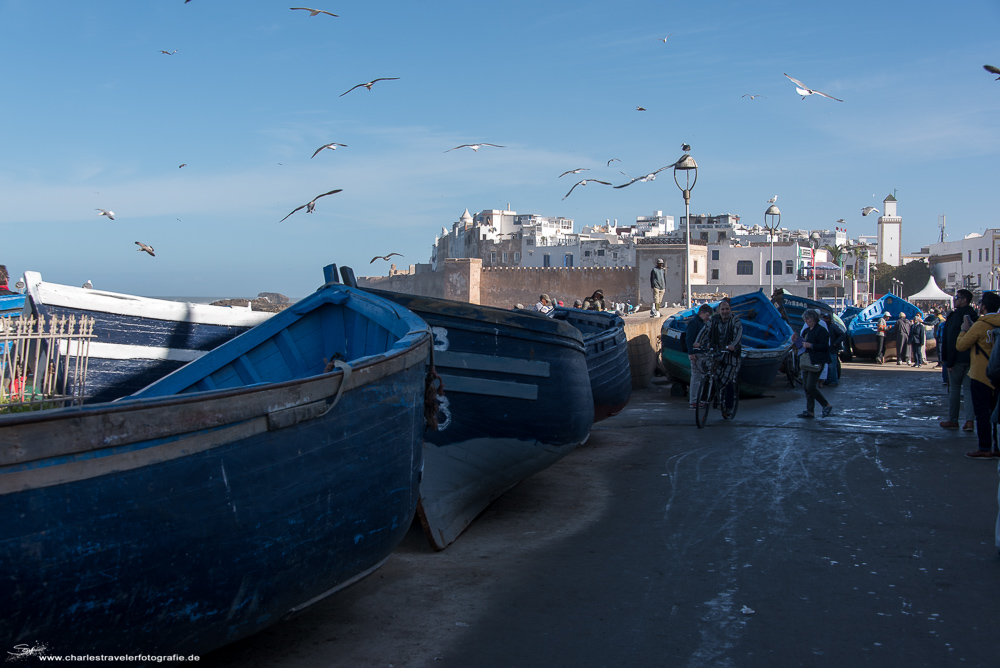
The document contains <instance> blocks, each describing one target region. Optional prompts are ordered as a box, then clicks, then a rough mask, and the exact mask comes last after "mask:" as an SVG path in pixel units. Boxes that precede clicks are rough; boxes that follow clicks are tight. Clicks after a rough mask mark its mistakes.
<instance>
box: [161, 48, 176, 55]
mask: <svg viewBox="0 0 1000 668" xmlns="http://www.w3.org/2000/svg"><path fill="white" fill-rule="evenodd" d="M160 53H163V54H166V55H168V56H172V55H174V54H175V53H177V49H174V50H173V51H164V50H163V49H160Z"/></svg>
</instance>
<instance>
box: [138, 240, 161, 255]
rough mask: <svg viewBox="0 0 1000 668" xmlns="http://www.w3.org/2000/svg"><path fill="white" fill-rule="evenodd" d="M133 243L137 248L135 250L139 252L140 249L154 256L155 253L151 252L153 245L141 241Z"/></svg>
mask: <svg viewBox="0 0 1000 668" xmlns="http://www.w3.org/2000/svg"><path fill="white" fill-rule="evenodd" d="M135 245H136V246H138V248H137V249H136V250H137V251H139V252H140V253H141V252H142V251H146V252H147V253H149V255H150V256H151V257H156V254H155V253H153V247H152V246H147V245H146V244H144V243H142V242H141V241H136V242H135Z"/></svg>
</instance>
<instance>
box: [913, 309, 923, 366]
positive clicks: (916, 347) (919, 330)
mask: <svg viewBox="0 0 1000 668" xmlns="http://www.w3.org/2000/svg"><path fill="white" fill-rule="evenodd" d="M926 342H927V330H926V329H924V321H923V319H922V318H921V317H920V316H919V315H916V316H914V317H913V325H912V326H911V327H910V352H911V353H912V357H913V366H914V367H917V368H919V367H922V366H923V365H924V344H925V343H926Z"/></svg>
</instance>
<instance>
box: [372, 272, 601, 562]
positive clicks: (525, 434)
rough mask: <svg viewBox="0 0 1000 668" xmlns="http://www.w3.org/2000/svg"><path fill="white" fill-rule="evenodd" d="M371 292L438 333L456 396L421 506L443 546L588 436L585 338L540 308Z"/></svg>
mask: <svg viewBox="0 0 1000 668" xmlns="http://www.w3.org/2000/svg"><path fill="white" fill-rule="evenodd" d="M371 292H372V293H373V294H376V295H379V296H384V297H386V298H387V299H390V300H393V301H395V302H396V303H398V304H400V305H402V306H405V307H406V308H407V309H409V310H411V311H413V312H414V313H416V314H417V315H418V316H420V317H421V318H422V319H423V320H424V321H426V322H427V323H428V324H429V325H430V326H431V330H432V332H433V333H434V340H435V345H434V354H433V355H434V358H433V359H434V365H435V368H436V370H437V372H438V373H439V374H440V376H441V378H442V380H443V384H444V390H445V397H446V400H447V403H446V405H445V406H444V407H443V409H442V411H441V412H440V413H439V415H438V426H437V429H436V430H429V431H428V432H427V434H426V436H425V443H424V463H425V464H424V475H423V480H422V482H421V484H420V507H419V509H418V513H419V517H420V519H421V522H422V523H423V526H424V529H425V531H426V533H427V536H428V539H429V540H430V542H431V544H432V545H433V546H434V547H435V548H436V549H443V548H445V547H447V546H448V545H449V544H451V543H452V542H453V541H454V540H455V539H456V538H458V536H459V535H460V534H461V533H462V531H464V530H465V529H466V528H467V527H468V526H469V525H470V524H471V523H472V521H473V520H474V519H475V518H476V516H478V515H479V513H481V512H482V511H483V510H484V509H485V508H486V507H487V506H488V505H489V504H490V503H491V502H492V501H494V500H495V499H497V498H498V497H499V496H501V495H502V494H503V493H504V492H506V491H507V490H508V489H510V488H511V487H513V486H514V485H516V484H517V483H518V482H520V481H521V480H523V479H525V478H527V477H529V476H531V475H533V474H535V473H537V472H538V471H541V470H543V469H545V468H548V467H549V466H551V465H552V464H553V463H555V462H556V461H558V460H559V459H561V458H562V457H564V456H566V455H567V454H568V453H569V452H571V451H572V450H573V449H574V448H575V447H576V446H578V445H579V444H581V443H583V442H584V441H585V440H586V439H587V436H588V435H589V433H590V427H591V424H592V423H593V417H594V400H593V394H592V391H591V387H590V378H589V374H588V371H587V360H586V356H585V352H584V346H583V338H582V336H581V335H580V333H579V332H578V331H577V330H576V329H575V328H573V327H571V326H570V325H568V324H566V323H564V322H559V321H557V320H553V319H551V318H545V317H541V316H538V315H534V314H531V313H520V312H514V311H506V310H503V309H495V308H490V307H485V306H477V305H474V304H467V303H463V302H455V301H450V300H445V299H433V298H427V297H415V296H411V295H403V294H397V293H388V292H382V291H376V290H372V291H371Z"/></svg>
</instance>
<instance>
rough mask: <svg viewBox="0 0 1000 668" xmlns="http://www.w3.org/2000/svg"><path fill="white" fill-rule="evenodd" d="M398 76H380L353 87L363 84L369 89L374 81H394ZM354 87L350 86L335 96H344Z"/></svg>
mask: <svg viewBox="0 0 1000 668" xmlns="http://www.w3.org/2000/svg"><path fill="white" fill-rule="evenodd" d="M398 78H399V77H380V78H378V79H372V80H371V81H369V82H368V83H360V84H358V85H357V86H355V87H354V88H361V87H362V86H364V87H365V88H367V89H368V90H371V89H372V86H374V85H375V83H376V82H378V81H395V80H396V79H398ZM354 88H351V89H350V90H347V91H345V92H343V93H341V94H340V95H338V96H337V97H344V96H345V95H347V94H348V93H350V92H351V91H352V90H354Z"/></svg>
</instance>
